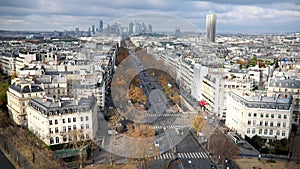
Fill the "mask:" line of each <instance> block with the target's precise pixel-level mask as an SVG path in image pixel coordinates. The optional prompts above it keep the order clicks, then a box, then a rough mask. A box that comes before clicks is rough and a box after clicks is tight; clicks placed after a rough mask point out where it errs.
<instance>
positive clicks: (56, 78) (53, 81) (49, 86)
mask: <svg viewBox="0 0 300 169" xmlns="http://www.w3.org/2000/svg"><path fill="white" fill-rule="evenodd" d="M35 83H37V84H40V85H41V86H42V88H43V89H44V90H45V93H46V95H47V96H49V97H53V98H54V99H60V98H61V97H63V96H67V95H68V88H67V87H68V84H67V75H66V74H58V75H55V74H53V75H43V76H40V77H38V78H36V79H35Z"/></svg>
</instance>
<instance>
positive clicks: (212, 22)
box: [206, 12, 217, 42]
mask: <svg viewBox="0 0 300 169" xmlns="http://www.w3.org/2000/svg"><path fill="white" fill-rule="evenodd" d="M216 22H217V15H216V14H214V13H212V12H209V14H207V15H206V38H207V41H209V42H215V40H216Z"/></svg>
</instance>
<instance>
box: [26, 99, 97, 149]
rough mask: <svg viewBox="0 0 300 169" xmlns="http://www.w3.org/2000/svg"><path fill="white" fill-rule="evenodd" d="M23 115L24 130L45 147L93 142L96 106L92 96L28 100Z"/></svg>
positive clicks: (95, 130) (95, 126)
mask: <svg viewBox="0 0 300 169" xmlns="http://www.w3.org/2000/svg"><path fill="white" fill-rule="evenodd" d="M26 111H27V113H28V129H29V130H30V131H31V132H33V133H34V134H35V135H36V136H37V137H39V138H40V139H41V140H42V141H43V142H44V143H45V144H47V145H55V144H65V143H70V142H73V141H83V140H95V139H96V132H97V129H98V118H97V106H96V100H95V98H94V97H92V96H91V97H87V98H84V97H82V98H81V99H80V100H74V99H70V100H65V101H55V100H54V99H51V98H39V99H32V100H31V101H30V103H29V106H28V107H27V108H26Z"/></svg>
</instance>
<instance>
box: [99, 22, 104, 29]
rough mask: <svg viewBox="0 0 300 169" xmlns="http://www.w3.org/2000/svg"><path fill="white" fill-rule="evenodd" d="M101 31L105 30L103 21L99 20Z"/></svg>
mask: <svg viewBox="0 0 300 169" xmlns="http://www.w3.org/2000/svg"><path fill="white" fill-rule="evenodd" d="M99 32H103V21H102V20H100V21H99Z"/></svg>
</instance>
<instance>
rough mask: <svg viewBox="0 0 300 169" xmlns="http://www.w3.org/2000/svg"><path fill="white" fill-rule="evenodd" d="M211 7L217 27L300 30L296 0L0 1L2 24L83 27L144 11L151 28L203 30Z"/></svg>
mask: <svg viewBox="0 0 300 169" xmlns="http://www.w3.org/2000/svg"><path fill="white" fill-rule="evenodd" d="M209 11H213V12H215V13H216V14H217V32H231V33H234V32H240V33H254V32H257V33H264V32H291V31H300V1H299V0H211V1H205V0H202V1H201V0H140V1H138V0H115V1H113V0H0V29H1V30H42V31H44V30H50V31H52V30H58V31H62V30H74V29H75V28H76V27H79V28H80V29H81V30H87V29H88V27H91V25H92V24H94V25H98V22H99V20H100V19H101V20H103V21H104V24H105V25H106V24H107V23H112V22H115V21H116V20H118V21H120V22H122V20H132V21H134V20H138V21H139V20H143V19H141V18H142V17H141V16H145V20H144V22H145V23H147V24H149V23H148V22H152V24H153V29H154V30H160V29H162V28H164V27H165V26H164V25H167V26H169V28H168V29H174V30H175V27H180V28H181V29H185V28H184V27H187V26H188V27H193V28H194V26H193V25H195V26H196V27H197V28H198V29H199V30H200V31H203V30H205V16H206V14H207V13H208V12H209ZM145 12H146V15H145V14H143V13H145ZM128 15H130V17H126V16H128ZM160 15H161V16H163V17H161V16H160ZM124 17H125V18H126V19H124ZM151 17H152V18H151ZM120 18H121V19H120ZM147 18H148V20H147ZM149 18H151V19H149ZM167 18H169V19H167ZM170 18H173V19H170ZM174 19H175V20H176V19H177V20H178V22H176V21H175V20H174ZM175 23H176V24H175ZM172 24H174V25H172ZM124 26H127V25H124ZM171 27H172V28H171ZM165 28H166V27H165Z"/></svg>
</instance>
